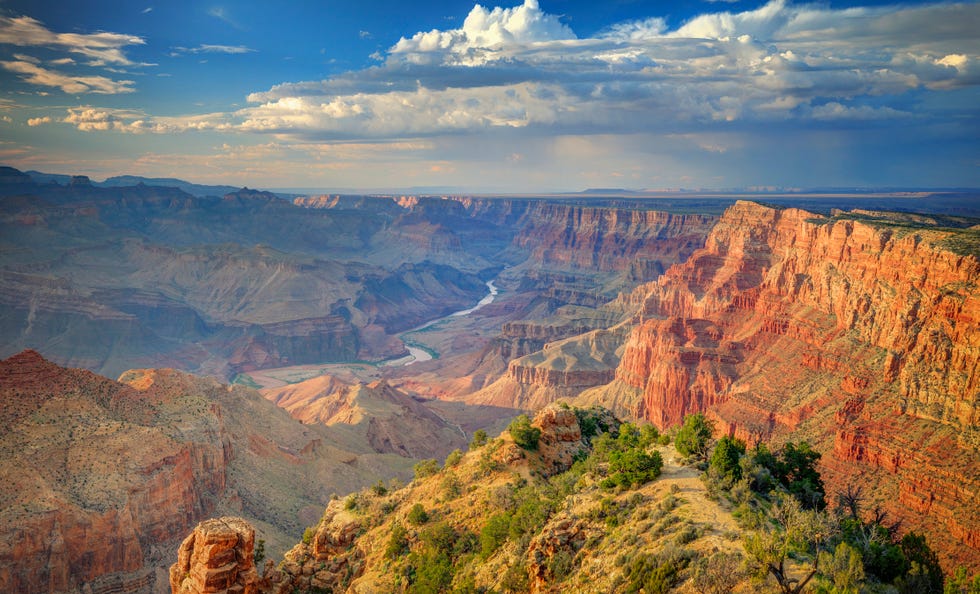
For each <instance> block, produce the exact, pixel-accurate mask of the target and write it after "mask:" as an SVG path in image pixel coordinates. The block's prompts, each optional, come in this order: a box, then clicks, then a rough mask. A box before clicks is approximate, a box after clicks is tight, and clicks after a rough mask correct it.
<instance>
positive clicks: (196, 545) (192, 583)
mask: <svg viewBox="0 0 980 594" xmlns="http://www.w3.org/2000/svg"><path fill="white" fill-rule="evenodd" d="M254 549H255V529H253V528H252V527H251V526H250V525H249V524H248V522H246V521H245V520H243V519H241V518H233V517H229V518H220V519H216V520H206V521H204V522H201V523H200V524H198V525H197V527H196V528H195V529H194V532H192V533H191V534H190V536H188V537H187V538H186V539H185V540H184V542H183V543H182V544H181V545H180V549H178V551H177V562H176V563H174V564H173V565H172V566H171V567H170V589H171V592H173V594H219V593H226V592H227V593H229V594H255V593H256V592H257V591H258V583H259V574H258V572H257V571H256V570H255V560H254V555H255V550H254Z"/></svg>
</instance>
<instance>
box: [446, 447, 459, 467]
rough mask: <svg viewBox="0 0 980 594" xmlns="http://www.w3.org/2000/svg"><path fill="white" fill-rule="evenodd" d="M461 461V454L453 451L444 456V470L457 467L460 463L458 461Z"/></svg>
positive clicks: (456, 450) (457, 450)
mask: <svg viewBox="0 0 980 594" xmlns="http://www.w3.org/2000/svg"><path fill="white" fill-rule="evenodd" d="M462 459H463V452H461V451H459V449H455V450H453V451H451V452H449V455H448V456H446V464H445V466H446V468H449V467H452V466H457V465H459V463H460V461H461V460H462Z"/></svg>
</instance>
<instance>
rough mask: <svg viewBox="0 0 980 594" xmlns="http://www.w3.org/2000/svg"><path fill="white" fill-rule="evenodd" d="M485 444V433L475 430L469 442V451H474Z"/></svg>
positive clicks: (481, 430)
mask: <svg viewBox="0 0 980 594" xmlns="http://www.w3.org/2000/svg"><path fill="white" fill-rule="evenodd" d="M486 443H487V432H486V431H484V430H483V429H477V430H476V431H474V432H473V439H472V440H470V449H471V450H475V449H477V448H480V447H483V446H484V445H486Z"/></svg>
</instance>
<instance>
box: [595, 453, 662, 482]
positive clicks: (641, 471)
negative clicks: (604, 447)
mask: <svg viewBox="0 0 980 594" xmlns="http://www.w3.org/2000/svg"><path fill="white" fill-rule="evenodd" d="M663 465H664V461H663V458H662V457H661V455H660V452H656V451H655V452H653V453H651V454H647V453H646V452H644V451H643V450H640V449H638V448H633V449H629V450H626V451H622V452H613V453H611V454H610V455H609V472H610V476H609V478H608V479H606V480H605V481H603V486H607V487H608V483H607V481H611V484H613V485H619V486H621V487H624V488H627V489H629V488H632V487H639V486H640V485H642V484H644V483H647V482H649V481H652V480H653V479H655V478H657V477H658V476H660V471H661V469H662V468H663Z"/></svg>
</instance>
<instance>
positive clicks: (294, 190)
mask: <svg viewBox="0 0 980 594" xmlns="http://www.w3.org/2000/svg"><path fill="white" fill-rule="evenodd" d="M3 166H5V165H4V164H3V163H0V167H3ZM6 166H8V167H10V165H6ZM15 169H16V168H15ZM23 173H26V174H32V173H33V174H38V175H44V176H53V177H76V176H78V177H86V178H88V179H89V180H90V181H92V183H95V184H101V183H105V182H106V181H108V180H110V179H118V178H126V177H132V178H137V179H141V180H142V179H159V180H172V181H176V182H181V183H185V184H191V185H197V186H215V187H217V186H225V187H229V188H236V189H245V188H248V189H252V190H261V191H265V192H273V193H279V194H297V195H329V194H337V195H388V194H417V195H439V194H452V195H467V196H492V195H501V196H513V197H520V196H529V197H533V196H543V197H546V196H556V197H559V196H589V195H591V196H593V197H605V196H609V197H621V196H622V197H628V196H635V197H638V198H642V197H658V196H661V197H675V198H676V197H685V196H687V197H691V198H696V197H726V196H741V197H751V196H762V197H764V196H786V197H792V196H801V197H803V196H810V197H813V196H836V197H846V196H851V195H853V196H887V197H894V198H905V197H907V198H916V197H921V195H923V194H926V195H928V194H936V193H971V192H977V193H980V187H898V186H893V187H887V186H885V187H873V186H867V187H833V186H827V187H813V188H780V187H769V188H759V187H743V188H583V189H579V190H560V189H553V190H544V191H537V192H534V191H525V192H521V191H506V192H504V191H493V190H471V189H467V188H462V187H443V188H439V187H426V186H421V187H419V186H415V187H412V186H407V187H390V188H329V187H327V188H323V187H251V186H248V185H242V184H235V183H201V182H198V181H195V180H193V179H184V178H181V177H175V175H161V176H154V177H152V178H151V177H149V176H143V175H135V174H132V173H119V174H115V175H109V176H106V177H103V178H101V179H99V178H98V177H92V176H89V175H86V174H84V173H74V172H57V171H38V170H34V169H30V170H26V171H23Z"/></svg>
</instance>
